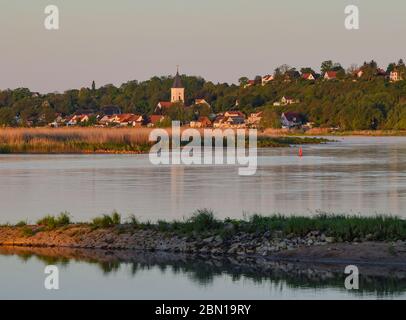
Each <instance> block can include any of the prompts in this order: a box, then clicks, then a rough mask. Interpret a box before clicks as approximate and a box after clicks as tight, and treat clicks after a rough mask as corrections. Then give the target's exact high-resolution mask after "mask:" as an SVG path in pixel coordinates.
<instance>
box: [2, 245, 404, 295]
mask: <svg viewBox="0 0 406 320" xmlns="http://www.w3.org/2000/svg"><path fill="white" fill-rule="evenodd" d="M14 255H17V256H18V257H19V259H20V260H21V261H22V262H23V263H25V264H29V263H30V261H31V259H38V260H40V261H42V262H43V263H44V265H50V264H51V265H60V266H63V267H64V268H68V269H69V267H70V263H71V262H73V261H75V262H78V261H79V262H83V263H86V264H88V265H93V266H95V267H97V269H99V270H100V271H101V273H102V274H103V275H104V276H108V275H109V274H114V273H120V272H122V270H123V267H124V266H126V267H127V268H125V269H129V270H130V272H129V274H128V275H127V276H128V277H131V278H134V277H137V276H139V274H140V273H143V272H145V271H149V270H152V269H153V268H158V269H159V270H160V271H161V272H162V273H165V275H166V276H170V275H171V274H172V275H181V276H183V277H186V278H187V279H189V281H191V282H193V283H195V284H197V285H198V286H200V287H210V286H211V285H213V284H214V283H215V282H216V281H217V280H218V279H220V278H222V277H224V275H227V276H229V277H230V279H232V281H233V282H236V281H240V280H241V279H243V278H245V279H250V280H252V281H253V283H256V284H260V285H266V286H271V287H274V288H275V287H279V288H284V287H287V288H291V289H296V290H301V289H308V288H312V289H326V288H327V289H332V288H335V289H337V290H342V289H343V284H344V277H345V275H344V273H343V270H344V268H345V265H340V264H337V265H335V264H308V263H298V262H291V261H272V260H267V259H264V258H246V257H245V258H243V257H210V258H208V257H207V256H201V255H182V254H169V253H141V252H135V251H105V250H85V249H67V248H18V247H17V248H15V247H14V248H11V247H10V248H7V247H2V248H0V258H1V257H5V256H14ZM128 267H129V268H128ZM360 274H361V277H360V290H358V291H347V294H348V295H350V297H351V296H363V295H365V296H368V297H371V296H376V297H378V298H394V297H397V296H402V295H404V294H405V293H406V269H405V268H404V267H403V268H401V267H393V266H391V267H384V266H370V265H364V266H360Z"/></svg>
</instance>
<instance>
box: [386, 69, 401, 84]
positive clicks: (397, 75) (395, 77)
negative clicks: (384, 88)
mask: <svg viewBox="0 0 406 320" xmlns="http://www.w3.org/2000/svg"><path fill="white" fill-rule="evenodd" d="M389 79H390V81H392V82H397V81H401V80H403V77H402V74H401V72H400V71H399V70H397V69H394V70H393V71H391V73H390V74H389Z"/></svg>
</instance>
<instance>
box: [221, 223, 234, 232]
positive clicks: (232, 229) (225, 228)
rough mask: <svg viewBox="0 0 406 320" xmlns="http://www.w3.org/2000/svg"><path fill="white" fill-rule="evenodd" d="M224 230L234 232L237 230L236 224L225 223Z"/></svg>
mask: <svg viewBox="0 0 406 320" xmlns="http://www.w3.org/2000/svg"><path fill="white" fill-rule="evenodd" d="M224 231H227V232H233V231H235V227H234V225H233V224H232V223H230V222H229V223H226V224H225V225H224Z"/></svg>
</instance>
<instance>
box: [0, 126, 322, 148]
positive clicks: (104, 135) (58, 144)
mask: <svg viewBox="0 0 406 320" xmlns="http://www.w3.org/2000/svg"><path fill="white" fill-rule="evenodd" d="M185 129H187V127H185V128H182V131H183V130H185ZM152 130H153V129H152V128H77V127H73V128H72V127H71V128H3V129H0V154H1V153H2V154H7V153H17V154H18V153H33V154H36V153H37V154H64V153H146V152H148V151H149V150H150V148H151V146H152V145H153V144H154V143H155V142H151V141H149V134H150V132H151V131H152ZM165 130H166V131H167V133H168V135H169V136H170V135H171V134H172V131H171V129H170V128H167V129H165ZM199 131H200V133H201V135H202V136H203V129H199ZM247 139H248V135H247ZM224 140H225V142H224V146H226V139H224ZM327 141H328V140H326V139H316V138H310V137H301V138H300V137H293V136H291V137H288V136H282V135H280V136H278V135H275V136H270V135H268V134H263V133H260V134H259V135H258V147H259V148H272V147H287V146H290V145H296V144H318V143H325V142H327ZM203 142H204V139H202V143H203ZM183 144H187V142H183V143H182V145H183Z"/></svg>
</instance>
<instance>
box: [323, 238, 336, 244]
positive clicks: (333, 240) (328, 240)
mask: <svg viewBox="0 0 406 320" xmlns="http://www.w3.org/2000/svg"><path fill="white" fill-rule="evenodd" d="M325 241H326V242H327V243H334V242H335V238H334V237H326V239H325Z"/></svg>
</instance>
